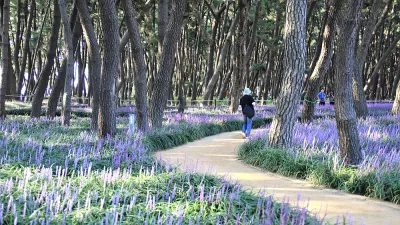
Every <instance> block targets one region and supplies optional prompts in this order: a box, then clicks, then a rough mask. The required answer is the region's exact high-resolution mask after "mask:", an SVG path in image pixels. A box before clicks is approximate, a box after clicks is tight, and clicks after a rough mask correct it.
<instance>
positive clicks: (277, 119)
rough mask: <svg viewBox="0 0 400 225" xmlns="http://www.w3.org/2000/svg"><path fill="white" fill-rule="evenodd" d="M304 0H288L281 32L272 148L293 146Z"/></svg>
mask: <svg viewBox="0 0 400 225" xmlns="http://www.w3.org/2000/svg"><path fill="white" fill-rule="evenodd" d="M306 13H307V0H288V1H287V3H286V25H285V34H284V44H285V49H284V60H283V65H284V73H283V83H282V90H281V91H280V94H279V97H278V101H277V104H276V114H275V116H274V119H273V121H272V124H271V129H270V133H269V138H268V142H269V144H270V145H271V146H274V147H290V146H291V145H292V137H293V131H294V130H293V128H294V125H295V122H296V114H297V107H298V105H299V103H300V97H301V89H302V86H303V83H304V71H305V63H306V41H305V39H306Z"/></svg>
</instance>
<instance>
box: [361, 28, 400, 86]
mask: <svg viewBox="0 0 400 225" xmlns="http://www.w3.org/2000/svg"><path fill="white" fill-rule="evenodd" d="M399 41H400V34H397V36H396V37H395V38H394V40H393V41H392V43H391V44H390V45H389V47H388V48H387V49H386V50H385V52H384V53H383V54H382V56H381V57H380V58H379V61H378V62H377V63H376V65H375V67H374V70H373V71H372V74H371V76H370V78H369V79H368V80H367V82H366V84H365V86H364V91H368V90H371V89H372V87H373V86H374V83H375V82H373V81H374V80H378V76H379V71H380V70H381V68H382V67H383V66H384V64H385V60H386V59H387V57H388V56H389V55H390V54H391V53H392V51H393V50H394V49H395V47H396V45H397V42H399Z"/></svg>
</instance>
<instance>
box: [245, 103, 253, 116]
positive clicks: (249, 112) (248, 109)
mask: <svg viewBox="0 0 400 225" xmlns="http://www.w3.org/2000/svg"><path fill="white" fill-rule="evenodd" d="M243 114H244V115H246V116H247V117H249V118H250V119H251V118H253V117H254V109H253V108H252V107H250V106H248V105H246V106H245V107H244V109H243Z"/></svg>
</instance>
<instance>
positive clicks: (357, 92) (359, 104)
mask: <svg viewBox="0 0 400 225" xmlns="http://www.w3.org/2000/svg"><path fill="white" fill-rule="evenodd" d="M383 6H384V1H383V0H375V1H374V3H373V4H372V7H371V10H370V14H369V18H368V22H367V24H366V26H365V29H364V31H363V33H364V34H363V37H362V41H361V45H360V46H359V47H358V51H357V55H356V63H355V65H354V77H353V84H352V86H353V99H354V107H355V110H356V115H357V117H358V118H365V117H366V116H367V115H368V108H367V101H366V98H365V92H364V90H363V88H362V87H363V67H364V63H365V60H366V58H367V54H368V49H369V46H370V43H371V38H372V35H373V32H374V31H375V30H376V27H377V25H378V24H377V22H376V21H377V19H378V17H379V16H380V15H381V13H382V12H381V11H382V9H383Z"/></svg>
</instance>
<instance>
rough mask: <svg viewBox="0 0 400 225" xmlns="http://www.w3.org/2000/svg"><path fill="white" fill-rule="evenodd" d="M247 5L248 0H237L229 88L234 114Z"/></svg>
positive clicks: (239, 85)
mask: <svg viewBox="0 0 400 225" xmlns="http://www.w3.org/2000/svg"><path fill="white" fill-rule="evenodd" d="M248 4H249V3H248V0H239V3H238V7H239V9H238V12H237V13H238V15H239V22H238V23H239V24H238V29H237V36H236V37H237V39H236V44H235V45H234V48H236V49H235V50H234V51H235V52H236V57H235V69H234V72H233V76H232V86H231V105H230V111H231V113H236V112H237V110H238V107H239V100H240V91H241V90H240V89H241V88H242V81H243V72H244V69H243V67H244V55H245V33H246V32H245V29H247V27H245V26H244V24H245V20H247V11H248V10H247V7H248Z"/></svg>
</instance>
